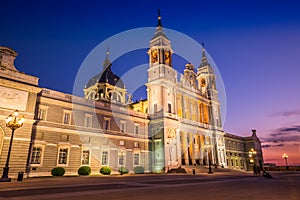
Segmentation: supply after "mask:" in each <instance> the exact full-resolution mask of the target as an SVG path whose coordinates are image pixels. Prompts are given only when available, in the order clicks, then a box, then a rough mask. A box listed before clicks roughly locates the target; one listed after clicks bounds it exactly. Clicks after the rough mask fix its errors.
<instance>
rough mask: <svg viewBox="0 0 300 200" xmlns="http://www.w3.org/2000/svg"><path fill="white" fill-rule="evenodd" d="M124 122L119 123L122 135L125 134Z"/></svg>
mask: <svg viewBox="0 0 300 200" xmlns="http://www.w3.org/2000/svg"><path fill="white" fill-rule="evenodd" d="M125 125H126V124H125V122H120V131H121V132H122V133H124V132H125Z"/></svg>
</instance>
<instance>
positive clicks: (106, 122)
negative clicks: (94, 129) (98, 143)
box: [104, 119, 110, 130]
mask: <svg viewBox="0 0 300 200" xmlns="http://www.w3.org/2000/svg"><path fill="white" fill-rule="evenodd" d="M109 129H110V120H109V119H104V130H109Z"/></svg>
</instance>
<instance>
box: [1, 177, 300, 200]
mask: <svg viewBox="0 0 300 200" xmlns="http://www.w3.org/2000/svg"><path fill="white" fill-rule="evenodd" d="M273 176H274V178H273V179H266V178H263V177H255V176H253V175H252V174H251V173H241V172H236V173H232V172H230V173H228V172H227V173H226V172H223V173H219V172H217V173H214V174H197V175H176V174H175V175H174V174H167V175H165V174H163V175H159V174H146V175H123V176H121V175H114V176H88V177H78V176H76V177H42V178H28V179H24V181H23V182H16V181H13V182H10V183H0V198H9V199H60V198H66V199H86V198H89V199H118V200H120V199H143V200H144V199H151V198H150V197H153V198H164V199H168V198H169V199H171V197H174V198H175V197H176V198H175V199H177V197H182V198H186V197H188V198H189V199H199V198H200V197H201V198H203V197H207V198H208V199H209V198H212V197H214V199H222V200H223V199H230V200H232V199H236V198H237V199H238V198H239V197H241V195H242V196H243V198H242V199H250V198H249V197H248V196H249V195H251V196H252V195H254V196H255V198H254V199H270V198H271V197H272V200H274V199H280V200H281V199H297V200H298V199H300V196H299V195H300V194H299V191H298V185H299V184H300V173H297V172H296V173H278V172H276V173H274V174H273ZM154 191H155V192H154ZM297 191H298V192H297ZM276 192H280V193H276ZM291 194H292V196H287V195H291ZM99 195H100V196H101V198H99ZM174 195H175V196H174ZM258 195H259V196H258ZM274 195H275V196H274ZM284 195H285V196H284ZM104 197H105V198H104ZM196 197H198V198H196ZM262 197H264V198H262ZM269 197H270V198H269ZM279 197H281V198H279ZM251 199H253V197H252V198H251Z"/></svg>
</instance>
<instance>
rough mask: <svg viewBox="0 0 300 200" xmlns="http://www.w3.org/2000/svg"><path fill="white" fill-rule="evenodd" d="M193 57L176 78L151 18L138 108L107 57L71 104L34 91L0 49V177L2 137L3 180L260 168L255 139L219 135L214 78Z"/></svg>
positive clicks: (62, 96)
mask: <svg viewBox="0 0 300 200" xmlns="http://www.w3.org/2000/svg"><path fill="white" fill-rule="evenodd" d="M149 39H150V38H149ZM199 55H201V56H202V57H201V63H199V65H198V67H195V66H194V65H193V64H191V63H187V64H186V65H185V69H184V71H183V73H182V74H177V73H178V72H177V71H176V70H175V68H174V65H175V63H173V62H172V57H173V50H172V46H171V41H170V40H169V39H168V37H167V36H166V34H165V32H164V30H163V26H162V22H161V16H158V23H157V27H156V31H155V33H154V36H153V38H151V39H150V45H149V49H148V56H149V68H148V71H147V72H145V73H148V82H147V83H146V87H147V99H145V100H140V101H138V102H132V96H131V95H129V94H128V93H127V90H126V85H125V83H124V82H123V81H122V79H121V78H120V77H119V76H118V75H116V74H115V73H114V72H113V70H112V68H111V67H112V62H111V61H110V59H109V51H107V52H106V57H105V59H104V62H103V70H102V71H100V72H99V74H96V75H95V76H93V77H91V78H90V80H89V81H88V82H87V83H86V85H85V86H84V88H83V94H84V97H79V96H75V95H71V94H66V93H62V92H59V91H55V90H51V89H47V88H40V87H39V85H38V77H34V76H31V75H27V74H25V73H21V72H19V71H18V70H17V69H16V67H15V65H14V59H15V58H16V57H17V52H15V51H14V50H12V49H10V48H8V47H0V64H1V70H0V110H1V112H0V173H2V171H1V170H2V168H3V167H4V166H5V164H6V162H7V157H8V156H7V155H8V150H9V147H10V141H11V138H13V141H12V145H11V146H12V148H11V154H10V163H9V168H10V169H9V175H10V176H11V177H15V176H16V175H17V174H18V172H24V173H25V176H26V177H32V176H49V175H51V170H52V169H53V168H54V167H57V166H61V167H63V168H65V170H66V175H74V174H77V170H78V168H79V167H81V166H90V167H91V169H92V174H99V169H100V168H101V167H102V166H109V167H110V168H111V169H112V171H113V173H117V171H118V169H120V167H126V168H127V169H128V170H129V172H133V169H134V167H137V166H142V167H143V168H144V169H145V172H146V173H166V172H168V171H169V170H172V169H178V168H184V167H189V166H190V167H192V166H193V167H207V166H211V165H213V166H215V167H220V168H221V167H222V168H232V169H236V170H252V166H253V165H254V164H255V163H263V155H262V150H261V145H260V140H259V138H258V137H257V135H256V131H255V130H252V136H250V137H241V136H237V135H234V134H230V133H226V132H225V131H224V130H223V127H222V122H221V115H220V106H221V105H220V102H219V98H218V90H217V85H216V75H215V73H214V70H213V67H212V66H211V65H210V63H209V61H208V59H207V53H206V50H205V49H204V48H203V49H202V52H199ZM178 77H180V79H179V80H178ZM14 110H18V111H19V112H20V113H21V114H22V115H24V117H25V122H24V125H23V126H22V127H21V128H19V129H17V130H16V133H15V135H14V137H11V134H12V133H11V130H10V129H9V128H8V127H6V121H5V119H6V117H7V116H8V115H9V114H11V113H12V112H14ZM251 149H252V150H253V149H254V150H255V156H254V160H253V157H252V155H251V156H250V150H251ZM252 153H253V152H252Z"/></svg>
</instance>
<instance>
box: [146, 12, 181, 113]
mask: <svg viewBox="0 0 300 200" xmlns="http://www.w3.org/2000/svg"><path fill="white" fill-rule="evenodd" d="M172 54H173V50H172V47H171V42H170V40H169V39H168V38H167V36H166V34H165V33H164V31H163V28H162V22H161V16H160V12H159V11H158V23H157V27H156V31H155V34H154V37H153V38H152V39H151V41H150V48H149V50H148V55H149V69H148V83H147V89H148V103H149V105H148V108H149V109H148V112H149V114H157V113H158V112H169V113H175V110H174V105H175V96H174V88H175V84H176V81H177V72H176V70H174V69H173V67H172Z"/></svg>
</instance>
